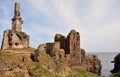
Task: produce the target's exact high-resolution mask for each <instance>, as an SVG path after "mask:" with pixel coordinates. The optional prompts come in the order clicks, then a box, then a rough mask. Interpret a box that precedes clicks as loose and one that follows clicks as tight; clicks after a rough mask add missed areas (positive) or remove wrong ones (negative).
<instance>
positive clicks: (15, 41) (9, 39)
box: [1, 30, 29, 50]
mask: <svg viewBox="0 0 120 77" xmlns="http://www.w3.org/2000/svg"><path fill="white" fill-rule="evenodd" d="M28 47H29V35H27V34H25V33H24V32H15V31H12V30H5V31H4V35H3V41H2V46H1V49H2V50H3V49H9V48H28Z"/></svg>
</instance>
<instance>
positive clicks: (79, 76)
mask: <svg viewBox="0 0 120 77" xmlns="http://www.w3.org/2000/svg"><path fill="white" fill-rule="evenodd" d="M72 70H73V71H76V72H77V73H76V74H69V75H68V76H67V77H100V76H98V75H96V74H93V73H91V72H87V71H84V70H81V69H79V68H73V69H72Z"/></svg>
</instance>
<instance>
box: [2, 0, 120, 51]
mask: <svg viewBox="0 0 120 77" xmlns="http://www.w3.org/2000/svg"><path fill="white" fill-rule="evenodd" d="M15 2H18V3H20V7H21V8H20V11H21V16H22V19H23V20H24V23H23V32H26V33H27V34H29V35H30V46H31V47H35V48H37V46H38V45H39V44H42V43H46V42H53V41H54V35H55V34H56V33H60V34H63V35H65V36H67V34H68V33H69V32H70V30H71V29H75V30H76V31H78V32H79V33H80V36H81V37H80V38H81V47H82V48H84V49H85V50H86V52H120V0H0V42H2V38H3V31H4V30H6V29H11V22H12V21H11V19H12V17H13V14H14V3H15Z"/></svg>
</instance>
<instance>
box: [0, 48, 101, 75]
mask: <svg viewBox="0 0 120 77" xmlns="http://www.w3.org/2000/svg"><path fill="white" fill-rule="evenodd" d="M12 51H14V52H16V53H13V52H12ZM25 53H26V54H25ZM34 53H35V49H31V48H28V49H20V50H18V49H12V50H10V49H9V50H4V52H3V51H1V53H0V77H99V76H97V75H96V74H93V73H90V72H87V71H84V70H82V69H80V68H71V67H69V66H66V65H62V66H56V65H55V63H54V59H53V58H51V57H50V56H49V55H48V54H45V53H44V52H40V53H39V56H38V60H39V61H36V62H35V61H33V59H32V58H33V56H31V54H34ZM52 66H56V67H54V68H53V67H52Z"/></svg>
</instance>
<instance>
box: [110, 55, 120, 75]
mask: <svg viewBox="0 0 120 77" xmlns="http://www.w3.org/2000/svg"><path fill="white" fill-rule="evenodd" d="M112 63H114V68H113V69H112V70H111V73H118V72H120V53H119V54H118V55H116V56H115V58H114V61H112Z"/></svg>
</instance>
